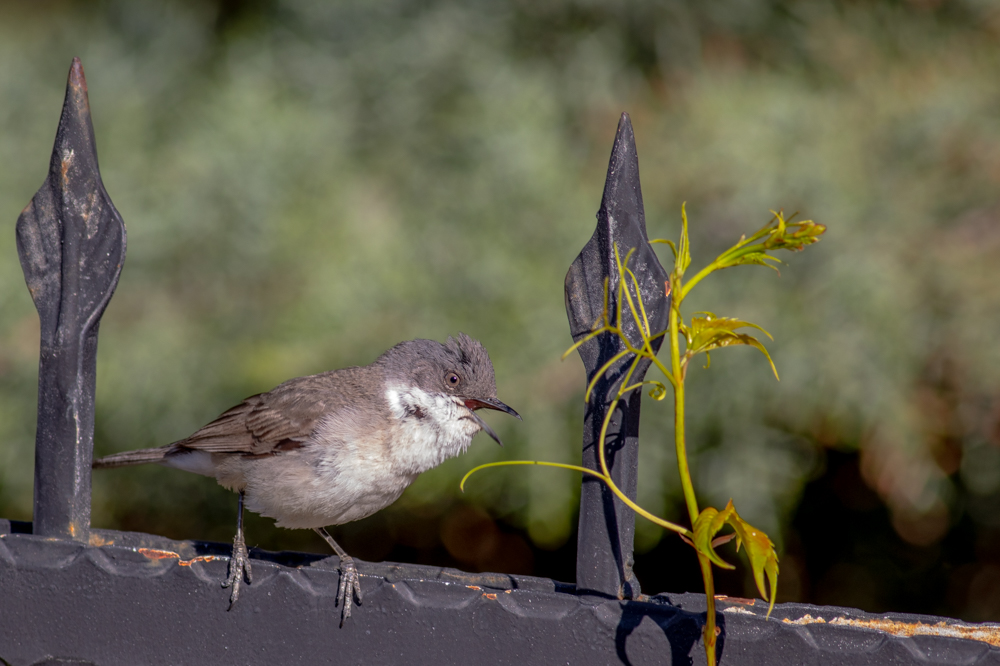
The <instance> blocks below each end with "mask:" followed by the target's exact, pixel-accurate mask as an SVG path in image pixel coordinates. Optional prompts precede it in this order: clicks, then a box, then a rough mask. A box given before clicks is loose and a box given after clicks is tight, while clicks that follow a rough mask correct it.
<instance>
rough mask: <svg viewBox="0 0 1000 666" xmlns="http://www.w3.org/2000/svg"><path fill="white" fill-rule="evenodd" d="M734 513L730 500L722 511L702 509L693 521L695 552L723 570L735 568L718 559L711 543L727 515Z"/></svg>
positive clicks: (724, 522) (710, 508) (708, 508)
mask: <svg viewBox="0 0 1000 666" xmlns="http://www.w3.org/2000/svg"><path fill="white" fill-rule="evenodd" d="M734 511H735V509H734V508H733V502H732V500H730V501H729V504H728V505H726V508H725V509H723V510H722V511H719V510H718V509H713V508H712V507H707V508H705V509H703V510H702V512H701V513H700V514H699V515H698V519H697V520H695V521H694V530H693V532H694V539H692V541H693V545H694V548H695V550H697V551H698V552H699V553H701V554H702V555H704V556H705V557H707V558H708V559H710V560H711V561H712V562H713V563H714V564H715V565H716V566H720V567H722V568H723V569H735V568H736V567H734V566H733V565H732V564H729V563H728V562H726V561H725V560H723V559H722V558H721V557H719V555H718V553H716V552H715V548H713V544H712V541H713V539H714V537H715V535H716V534H717V533H718V532H719V530H721V529H722V526H723V525H725V524H726V520H727V519H728V518H729V515H730V514H731V513H733V512H734Z"/></svg>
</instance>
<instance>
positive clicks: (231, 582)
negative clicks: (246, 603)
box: [222, 534, 253, 610]
mask: <svg viewBox="0 0 1000 666" xmlns="http://www.w3.org/2000/svg"><path fill="white" fill-rule="evenodd" d="M244 578H246V581H247V584H250V583H252V582H253V574H252V572H251V570H250V553H249V552H247V545H246V542H245V541H243V535H242V534H237V535H236V538H235V539H233V554H232V556H230V558H229V578H227V579H226V580H224V581H223V582H222V587H232V588H233V592H232V594H231V595H230V596H229V608H228V609H227V610H232V608H233V604H235V603H236V600H237V599H239V598H240V584H241V583H242V582H243V579H244Z"/></svg>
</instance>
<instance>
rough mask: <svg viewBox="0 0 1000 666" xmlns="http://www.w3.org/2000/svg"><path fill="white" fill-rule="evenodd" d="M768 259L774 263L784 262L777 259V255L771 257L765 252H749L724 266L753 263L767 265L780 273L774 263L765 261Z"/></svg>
mask: <svg viewBox="0 0 1000 666" xmlns="http://www.w3.org/2000/svg"><path fill="white" fill-rule="evenodd" d="M769 261H773V262H774V263H775V264H781V263H784V262H783V261H781V259H778V258H777V257H772V256H770V255H769V254H767V253H765V252H751V253H750V254H745V255H743V256H742V257H740V258H739V259H737V260H736V261H734V262H733V263H731V264H727V265H726V266H725V268H729V267H730V266H743V265H746V264H754V265H757V266H767V267H768V268H770V269H771V270H773V271H774V272H775V273H778V274H779V275H780V274H781V271H779V270H778V267H777V266H775V265H774V264H769V263H767V262H769Z"/></svg>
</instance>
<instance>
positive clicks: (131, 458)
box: [94, 447, 167, 469]
mask: <svg viewBox="0 0 1000 666" xmlns="http://www.w3.org/2000/svg"><path fill="white" fill-rule="evenodd" d="M166 454H167V447H160V448H156V449H139V450H138V451H123V452H122V453H115V454H113V455H110V456H104V457H103V458H98V459H97V460H95V461H94V469H110V468H112V467H126V466H128V465H142V464H144V463H155V462H160V461H161V460H163V457H164V456H165V455H166Z"/></svg>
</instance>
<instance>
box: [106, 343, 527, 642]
mask: <svg viewBox="0 0 1000 666" xmlns="http://www.w3.org/2000/svg"><path fill="white" fill-rule="evenodd" d="M484 407H485V408H488V409H496V410H499V411H502V412H507V413H508V414H510V415H512V416H515V417H517V418H518V419H520V418H521V417H520V416H519V415H518V414H517V412H515V411H514V410H513V409H511V408H510V407H508V406H507V405H505V404H504V403H502V402H500V401H499V400H498V399H497V389H496V380H495V378H494V375H493V363H492V362H490V357H489V354H487V352H486V349H485V348H484V347H483V345H482V344H480V343H479V341H477V340H474V339H473V338H470V337H469V336H467V335H465V334H461V333H460V334H459V335H458V337H457V338H448V342H447V343H446V344H441V343H439V342H436V341H434V340H410V341H408V342H401V343H399V344H398V345H396V346H395V347H393V348H392V349H390V350H389V351H387V352H385V353H384V354H382V355H381V356H379V357H378V359H376V360H375V362H374V363H372V364H371V365H366V366H364V367H353V368H344V369H342V370H333V371H331V372H324V373H321V374H318V375H311V376H309V377H299V378H297V379H291V380H289V381H287V382H285V383H284V384H281V385H279V386H277V387H276V388H274V389H272V390H271V391H268V392H267V393H261V394H259V395H255V396H251V397H249V398H247V399H246V400H244V401H243V402H241V403H240V404H239V405H237V406H235V407H233V408H232V409H230V410H228V411H226V412H224V413H223V414H222V415H221V416H219V418H217V419H215V420H214V421H212V422H211V423H209V424H208V425H206V426H205V427H203V428H201V429H200V430H198V431H197V432H196V433H194V434H193V435H191V436H190V437H188V438H187V439H182V440H180V441H177V442H174V443H173V444H170V445H168V446H164V447H160V448H156V449H142V450H139V451H127V452H124V453H117V454H114V455H111V456H107V457H105V458H101V459H99V460H95V461H94V468H95V469H101V468H110V467H122V466H125V465H138V464H142V463H159V464H162V465H167V466H168V467H176V468H178V469H183V470H186V471H189V472H195V473H196V474H204V475H205V476H214V477H215V478H216V479H217V480H218V482H219V483H220V484H221V485H222V486H224V487H225V488H228V489H230V490H233V491H236V492H237V493H239V504H238V512H237V522H236V538H235V539H234V540H233V555H232V558H230V561H229V577H228V578H227V579H226V581H224V582H223V584H222V586H223V587H232V593H231V596H230V601H229V607H230V608H232V606H233V604H234V603H236V600H237V599H238V598H239V596H240V583H241V581H242V580H243V578H244V576H245V577H246V581H247V582H248V583H250V582H251V572H250V557H249V554H248V552H247V547H246V542H245V541H244V539H243V506H244V504H246V506H247V508H248V509H250V510H251V511H254V512H256V513H259V514H261V515H262V516H266V517H269V518H275V519H276V520H277V522H276V524H277V525H278V527H288V528H299V529H306V528H308V529H313V530H315V531H316V532H317V533H318V534H319V535H320V536H321V537H323V539H325V540H326V542H327V543H328V544H330V546H331V547H332V548H333V550H334V551H335V552H336V553H337V555H338V556H339V557H340V573H341V575H340V586H339V588H338V590H337V603H338V604H339V605H341V608H342V611H341V612H342V616H341V625H343V622H344V619H346V618H348V617H350V616H351V602H352V592H353V594H354V595H356V596H357V598H358V602H359V603H360V601H361V584H360V581H359V578H358V571H357V568H356V567H355V565H354V560H353V559H352V558H351V557H350V556H349V555H348V554H347V553H346V552H345V551H344V549H343V548H341V547H340V546H339V545H338V544H337V542H336V541H334V540H333V538H332V537H331V536H330V535H329V534H328V533H327V531H326V530H325V529H324V527H325V526H326V525H341V524H343V523H347V522H350V521H352V520H359V519H361V518H365V517H367V516H370V515H372V514H373V513H375V512H376V511H378V510H379V509H383V508H385V507H387V506H389V505H390V504H392V503H393V502H394V501H396V499H397V498H398V497H399V496H400V495H401V494H402V493H403V490H405V489H406V487H407V486H409V485H410V484H411V483H413V481H414V479H416V478H417V475H419V474H420V473H421V472H424V471H427V470H429V469H431V468H432V467H435V466H437V465H439V464H441V463H442V462H443V461H445V460H446V459H448V458H451V457H453V456H456V455H458V454H460V453H464V452H465V450H466V449H467V448H468V447H469V444H470V443H471V442H472V437H473V435H475V434H476V433H478V432H479V431H480V430H484V431H486V433H487V434H488V435H489V436H490V437H492V438H493V439H495V440H496V442H497V443H498V444H500V445H501V446H503V443H502V442H501V441H500V438H499V437H497V434H496V433H495V432H493V430H492V429H491V428H490V427H489V426H488V425H487V424H486V422H485V421H483V420H482V418H480V417H479V415H478V414H476V411H475V410H477V409H480V408H484Z"/></svg>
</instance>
